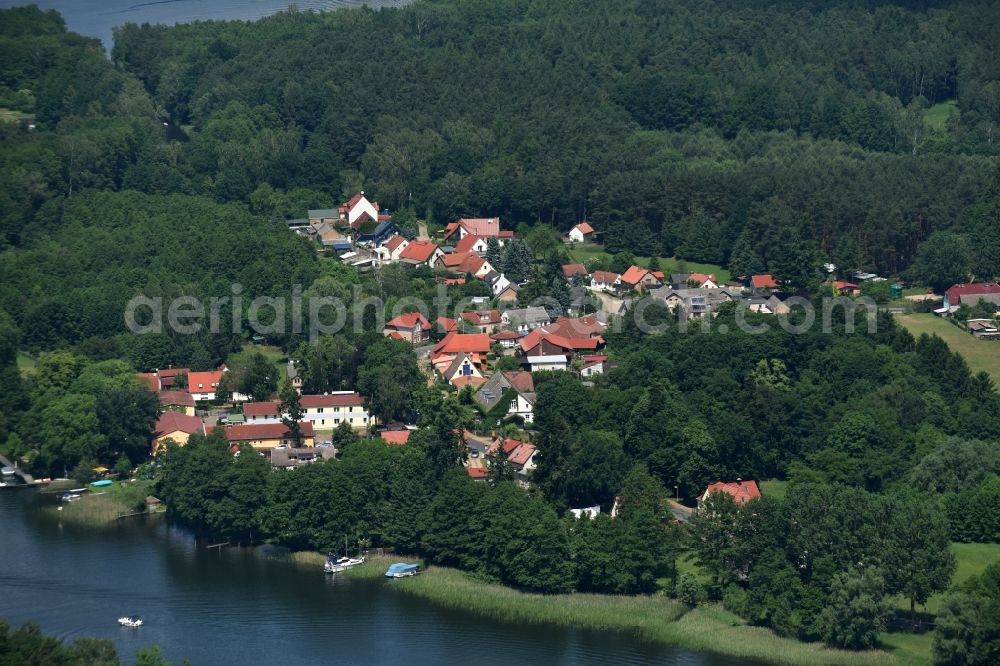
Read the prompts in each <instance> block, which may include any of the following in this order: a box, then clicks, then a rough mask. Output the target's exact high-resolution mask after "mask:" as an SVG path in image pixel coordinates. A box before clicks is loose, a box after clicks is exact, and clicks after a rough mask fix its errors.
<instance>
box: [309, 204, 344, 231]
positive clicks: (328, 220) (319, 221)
mask: <svg viewBox="0 0 1000 666" xmlns="http://www.w3.org/2000/svg"><path fill="white" fill-rule="evenodd" d="M306 217H308V218H309V224H310V225H311V226H312V227H313V228H314V229H316V228H318V227H320V226H322V225H324V224H328V225H330V226H331V227H332V226H334V225H336V224H338V223H339V222H340V211H339V210H337V209H336V208H316V209H313V210H309V211H307V212H306Z"/></svg>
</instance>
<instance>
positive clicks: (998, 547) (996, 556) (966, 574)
mask: <svg viewBox="0 0 1000 666" xmlns="http://www.w3.org/2000/svg"><path fill="white" fill-rule="evenodd" d="M951 552H953V553H955V560H956V562H957V565H958V567H957V568H956V569H955V575H954V576H952V578H951V584H952V585H959V584H961V583H964V582H965V581H967V580H968V579H969V578H971V577H972V576H977V575H979V574H981V573H982V572H983V571H984V570H985V569H986V567H988V566H990V565H991V564H993V563H994V562H1000V544H998V543H952V544H951ZM943 598H944V595H943V594H935V595H934V596H932V597H931V598H930V599H928V600H927V605H926V606H921V605H920V604H917V610H918V611H921V612H927V613H931V614H933V615H936V614H937V612H938V611H939V610H940V608H941V600H942V599H943ZM896 607H897V608H900V609H902V610H906V611H909V610H910V602H909V601H908V600H906V599H903V598H900V597H897V598H896Z"/></svg>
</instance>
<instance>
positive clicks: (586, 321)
mask: <svg viewBox="0 0 1000 666" xmlns="http://www.w3.org/2000/svg"><path fill="white" fill-rule="evenodd" d="M545 330H546V331H548V332H550V333H555V334H557V335H563V336H565V337H567V338H572V337H577V338H593V337H597V336H598V335H600V334H601V333H603V332H604V324H602V323H601V322H600V321H598V319H597V317H595V316H594V315H584V316H583V317H577V318H576V319H570V318H569V317H559V318H558V319H556V323H555V324H552V325H551V326H546V327H545Z"/></svg>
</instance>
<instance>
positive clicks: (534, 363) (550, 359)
mask: <svg viewBox="0 0 1000 666" xmlns="http://www.w3.org/2000/svg"><path fill="white" fill-rule="evenodd" d="M527 361H528V366H529V367H530V368H531V371H532V372H539V371H541V370H565V369H567V368H568V367H569V361H568V360H566V357H565V356H563V355H562V354H551V355H546V356H528V357H527Z"/></svg>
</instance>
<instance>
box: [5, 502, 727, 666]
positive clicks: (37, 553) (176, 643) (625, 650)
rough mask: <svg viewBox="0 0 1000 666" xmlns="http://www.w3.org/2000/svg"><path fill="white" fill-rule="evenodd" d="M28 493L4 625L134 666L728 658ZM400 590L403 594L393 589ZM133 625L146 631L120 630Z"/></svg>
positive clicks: (14, 523)
mask: <svg viewBox="0 0 1000 666" xmlns="http://www.w3.org/2000/svg"><path fill="white" fill-rule="evenodd" d="M44 501H54V499H53V498H52V496H42V495H40V494H39V493H37V492H36V491H35V490H26V489H22V490H4V491H0V530H2V531H0V563H2V565H0V618H3V619H5V620H6V621H7V622H9V623H10V624H11V625H13V626H15V627H17V626H20V624H21V623H22V622H24V621H26V620H32V621H35V622H37V623H38V624H39V625H40V626H41V628H42V630H43V631H44V632H45V633H47V634H52V635H55V636H58V637H60V638H63V639H68V640H70V641H71V640H72V639H74V638H77V637H80V636H95V637H98V638H109V639H112V640H114V641H115V643H116V644H117V646H118V650H119V654H120V655H121V656H122V657H123V658H125V659H128V660H130V661H131V660H132V659H134V656H135V651H136V650H137V649H139V648H140V647H145V646H149V645H159V646H161V647H162V648H163V650H164V652H165V653H166V654H167V656H168V657H169V658H170V659H172V660H174V661H175V663H176V662H178V661H180V660H181V659H183V658H188V659H190V660H191V663H192V664H194V665H196V666H197V665H199V664H272V663H286V664H320V663H323V664H396V663H403V662H405V663H406V664H407V665H408V666H422V665H424V664H435V665H436V664H464V663H472V662H475V663H476V664H481V665H489V664H497V665H500V664H503V665H505V666H506V665H509V664H512V663H513V664H520V663H526V664H527V663H531V664H594V663H614V664H676V665H684V666H736V665H737V664H740V663H742V662H741V661H740V660H737V659H735V658H728V657H721V656H716V655H708V654H698V653H692V652H688V651H685V650H679V649H673V648H669V647H664V646H659V645H650V644H646V643H643V642H641V641H638V640H635V639H632V638H630V637H627V636H623V635H617V634H608V633H597V632H592V631H578V630H573V629H567V628H559V627H538V626H520V625H515V624H498V623H496V622H493V621H490V620H487V619H483V618H480V617H475V616H471V615H468V614H465V613H462V612H459V611H454V610H449V609H444V608H441V607H438V606H435V605H434V604H432V603H430V602H428V601H426V600H422V599H418V598H415V597H411V596H409V595H405V594H400V593H399V592H396V591H394V590H392V585H393V584H397V581H389V580H378V581H356V580H347V579H344V578H342V577H340V576H337V575H326V574H324V573H323V572H322V571H320V570H319V569H318V568H317V569H316V570H315V571H314V570H310V569H305V568H301V567H296V566H293V565H291V564H289V563H288V562H285V561H282V560H281V559H280V558H278V559H269V558H267V557H263V556H262V555H261V554H260V551H259V550H254V549H249V548H242V549H240V548H224V549H213V550H209V549H206V548H205V547H204V544H200V545H199V544H198V543H196V541H195V540H194V538H193V537H192V536H191V535H190V534H189V533H188V532H187V531H185V530H183V529H178V528H175V527H171V526H169V525H168V524H167V523H166V521H165V520H163V519H161V518H157V519H153V520H150V521H149V522H146V521H144V520H143V519H133V520H131V521H120V522H119V523H117V524H115V525H113V526H110V527H108V528H106V529H100V530H94V529H91V528H81V527H74V526H69V525H62V524H61V523H60V522H59V521H58V519H57V518H53V517H52V514H50V513H45V512H42V511H41V504H42V502H44ZM400 582H402V583H403V584H405V581H400ZM133 613H134V614H139V615H142V616H143V618H144V619H145V620H146V625H145V626H143V627H140V628H138V629H125V628H122V627H119V626H118V624H117V618H118V617H120V616H122V615H128V614H133Z"/></svg>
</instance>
